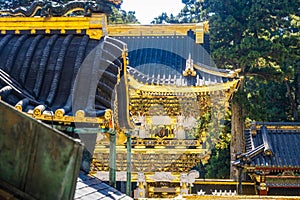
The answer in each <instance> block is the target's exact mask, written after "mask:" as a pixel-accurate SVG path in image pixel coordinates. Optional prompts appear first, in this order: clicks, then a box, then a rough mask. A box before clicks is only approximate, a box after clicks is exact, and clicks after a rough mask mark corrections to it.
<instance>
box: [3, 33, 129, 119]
mask: <svg viewBox="0 0 300 200" xmlns="http://www.w3.org/2000/svg"><path fill="white" fill-rule="evenodd" d="M124 45H125V44H124V43H121V42H120V41H117V40H115V39H113V38H109V37H105V38H104V39H102V40H101V41H100V42H99V40H93V39H90V38H89V37H88V36H86V35H85V36H82V35H0V60H1V62H0V96H1V97H2V100H4V101H6V102H8V103H9V104H10V105H12V106H15V105H16V104H22V107H23V111H24V112H30V111H32V110H33V109H34V108H35V107H37V106H42V107H43V106H44V107H45V111H44V112H50V111H51V112H52V111H53V112H54V111H55V110H57V109H64V111H65V115H69V116H72V115H73V114H74V113H73V112H76V111H77V110H79V109H82V110H85V111H86V114H87V115H88V114H89V108H91V107H92V106H94V105H95V107H96V115H103V113H104V110H106V109H111V107H112V103H111V99H112V94H113V90H114V86H115V84H116V82H117V79H118V78H117V76H118V73H119V71H120V70H119V68H122V62H121V58H120V57H121V55H122V50H123V49H124V47H123V46H124ZM85 66H89V67H85ZM91 66H93V67H91ZM78 72H80V73H78ZM78 74H80V75H81V76H78ZM99 77H101V79H100V80H99ZM76 78H77V79H76ZM75 80H76V81H75ZM95 81H99V82H95ZM74 85H75V86H76V88H74ZM87 88H89V90H87ZM92 90H93V91H92ZM73 91H74V93H73ZM95 91H96V95H95ZM93 92H94V93H93ZM91 93H93V94H91ZM91 95H94V98H87V97H90V96H91ZM77 96H79V97H80V98H82V99H79V100H78V98H77V100H78V101H80V102H79V103H78V104H77V109H76V110H73V111H72V98H73V97H77ZM95 97H96V100H95ZM73 99H74V98H73ZM73 103H74V101H73ZM73 109H74V108H73ZM92 110H93V112H95V110H94V109H92ZM94 114H95V113H93V115H94Z"/></svg>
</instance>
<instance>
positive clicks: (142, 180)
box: [137, 172, 146, 198]
mask: <svg viewBox="0 0 300 200" xmlns="http://www.w3.org/2000/svg"><path fill="white" fill-rule="evenodd" d="M137 184H138V189H137V191H138V197H139V198H145V196H146V192H145V186H146V177H145V174H144V172H138V178H137Z"/></svg>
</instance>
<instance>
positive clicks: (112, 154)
mask: <svg viewBox="0 0 300 200" xmlns="http://www.w3.org/2000/svg"><path fill="white" fill-rule="evenodd" d="M109 134H110V137H109V141H110V143H109V185H110V186H112V187H116V168H117V166H116V131H115V130H113V129H110V130H109Z"/></svg>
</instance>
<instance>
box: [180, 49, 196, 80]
mask: <svg viewBox="0 0 300 200" xmlns="http://www.w3.org/2000/svg"><path fill="white" fill-rule="evenodd" d="M182 75H183V76H189V75H190V76H196V71H195V70H194V60H193V59H192V56H191V53H189V57H188V59H187V60H186V63H185V70H184V71H183V72H182Z"/></svg>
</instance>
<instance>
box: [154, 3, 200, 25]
mask: <svg viewBox="0 0 300 200" xmlns="http://www.w3.org/2000/svg"><path fill="white" fill-rule="evenodd" d="M182 3H184V7H183V8H182V9H181V11H180V13H178V14H177V15H176V16H174V15H173V14H171V15H170V16H168V14H167V13H165V12H163V13H162V14H161V15H159V16H158V17H156V18H154V20H153V21H152V22H151V23H152V24H164V23H198V22H201V21H203V19H204V17H205V10H204V9H203V8H202V5H203V3H202V2H201V1H199V0H182Z"/></svg>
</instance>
